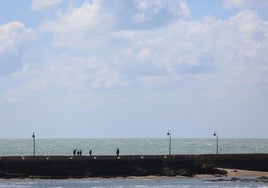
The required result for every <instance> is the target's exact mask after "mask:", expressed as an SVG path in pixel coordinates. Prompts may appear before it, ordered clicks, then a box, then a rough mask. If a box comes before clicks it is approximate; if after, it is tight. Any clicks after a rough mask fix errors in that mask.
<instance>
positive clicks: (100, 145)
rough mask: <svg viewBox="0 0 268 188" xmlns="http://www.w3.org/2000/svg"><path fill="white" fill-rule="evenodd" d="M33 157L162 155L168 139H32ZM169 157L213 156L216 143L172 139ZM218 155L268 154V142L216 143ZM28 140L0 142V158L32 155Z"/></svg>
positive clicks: (212, 141)
mask: <svg viewBox="0 0 268 188" xmlns="http://www.w3.org/2000/svg"><path fill="white" fill-rule="evenodd" d="M35 148H36V155H72V153H73V150H74V149H78V150H82V151H83V155H88V151H89V150H90V149H91V150H92V151H93V155H114V154H115V151H116V149H117V148H119V149H120V154H121V155H165V154H167V153H168V149H169V139H159V138H156V139H127V138H126V139H36V140H35ZM171 152H172V154H212V153H216V139H175V138H174V139H172V141H171ZM219 153H268V139H219ZM32 154H33V140H32V139H0V156H10V155H11V156H13V155H32Z"/></svg>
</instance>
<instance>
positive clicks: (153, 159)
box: [0, 154, 268, 178]
mask: <svg viewBox="0 0 268 188" xmlns="http://www.w3.org/2000/svg"><path fill="white" fill-rule="evenodd" d="M215 167H220V168H234V169H247V170H260V171H268V154H225V155H171V156H163V155H145V156H140V155H135V156H134V155H133V156H128V155H124V156H119V157H117V156H10V157H8V156H7V157H1V158H0V178H24V177H37V178H38V177H40V178H82V177H117V176H122V177H127V176H146V175H159V176H163V175H164V176H165V175H166V176H173V175H187V176H191V175H195V174H217V173H221V171H219V170H218V169H216V168H215Z"/></svg>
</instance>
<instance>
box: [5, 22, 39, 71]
mask: <svg viewBox="0 0 268 188" xmlns="http://www.w3.org/2000/svg"><path fill="white" fill-rule="evenodd" d="M33 34H34V31H33V30H32V29H29V28H26V27H25V26H24V25H23V24H22V23H20V22H10V23H7V24H5V25H1V26H0V44H1V45H0V75H3V74H9V73H11V72H13V71H15V70H16V69H17V68H20V67H21V63H22V58H23V56H24V55H25V54H24V52H25V51H26V49H27V47H29V45H30V44H31V43H32V39H33Z"/></svg>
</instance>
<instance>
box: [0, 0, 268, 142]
mask: <svg viewBox="0 0 268 188" xmlns="http://www.w3.org/2000/svg"><path fill="white" fill-rule="evenodd" d="M267 52H268V1H267V0H215V1H214V0H213V1H212V0H202V1H199V0H23V1H21V0H20V1H18V0H3V1H1V2H0V114H1V116H0V117H1V118H0V128H1V131H0V138H30V137H31V134H32V132H33V131H35V132H36V135H37V137H39V138H129V137H131V138H133V137H134V138H136V137H137V138H165V137H167V135H166V132H167V131H168V130H171V131H172V135H173V137H177V138H189V137H190V138H213V135H212V134H213V132H214V131H215V130H217V131H219V135H220V137H227V138H233V137H242V138H243V137H247V138H248V137H257V138H261V137H262V138H267V136H268V114H267V112H268V53H267Z"/></svg>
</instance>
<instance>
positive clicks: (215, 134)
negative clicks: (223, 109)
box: [213, 131, 219, 155]
mask: <svg viewBox="0 0 268 188" xmlns="http://www.w3.org/2000/svg"><path fill="white" fill-rule="evenodd" d="M213 136H216V154H217V155H218V154H219V133H218V131H215V132H214V134H213Z"/></svg>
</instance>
